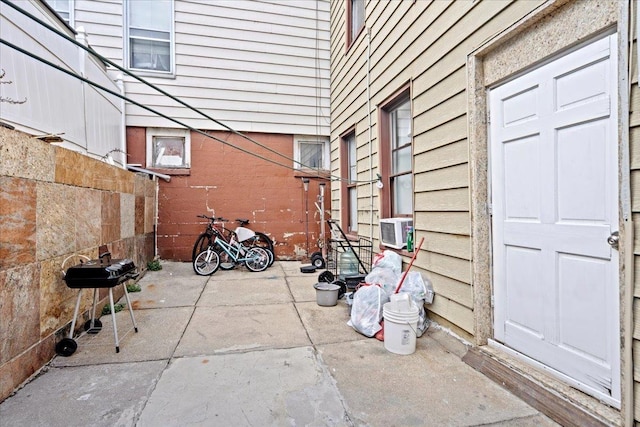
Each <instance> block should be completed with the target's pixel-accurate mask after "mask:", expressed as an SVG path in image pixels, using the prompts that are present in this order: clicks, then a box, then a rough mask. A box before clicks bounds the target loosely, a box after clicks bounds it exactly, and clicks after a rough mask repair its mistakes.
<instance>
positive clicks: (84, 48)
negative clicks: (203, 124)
mask: <svg viewBox="0 0 640 427" xmlns="http://www.w3.org/2000/svg"><path fill="white" fill-rule="evenodd" d="M0 1H1V2H2V3H4V4H6V5H8V6H10V7H12V8H13V9H15V10H16V11H18V12H19V13H21V14H23V15H25V16H27V17H28V18H30V19H31V20H33V21H35V22H36V23H38V24H40V25H41V26H43V27H45V28H47V29H48V30H49V31H52V32H54V33H55V34H57V35H59V36H60V37H62V38H64V39H66V40H67V41H69V42H71V43H73V44H74V45H76V46H78V47H80V48H81V49H83V50H85V51H86V52H88V53H90V54H92V55H94V56H96V57H97V58H98V59H100V60H101V61H103V62H105V63H106V64H108V65H111V66H112V67H114V68H116V69H118V70H119V71H121V72H123V73H125V74H126V75H128V76H131V77H133V78H134V79H136V80H138V81H139V82H140V83H143V84H144V85H146V86H148V87H150V88H152V89H153V90H155V91H157V92H159V93H161V94H162V95H164V96H167V97H169V98H170V99H172V100H174V101H176V102H178V103H179V104H181V105H182V106H184V107H186V108H188V109H190V110H192V111H194V112H196V113H197V114H199V115H201V116H202V117H204V118H206V119H208V120H211V121H212V122H214V123H216V124H217V125H219V126H221V127H223V128H224V129H227V130H228V131H230V132H231V133H233V134H235V135H238V136H240V137H241V138H243V139H246V140H248V141H250V142H252V143H253V144H256V145H258V146H259V147H261V148H263V149H265V150H267V151H269V152H272V153H274V154H276V155H278V156H280V157H283V158H285V159H286V160H289V161H292V162H294V163H297V164H299V165H300V166H302V167H304V168H306V169H308V170H314V171H315V172H316V174H317V176H326V175H325V174H324V173H323V172H322V171H321V170H320V169H319V168H312V167H310V166H307V165H305V164H303V163H301V162H299V161H297V160H295V159H292V158H290V157H288V156H286V155H284V154H282V153H280V152H278V151H277V150H274V149H273V148H271V147H269V146H267V145H264V144H262V143H260V142H258V141H256V140H255V139H253V138H251V137H249V136H247V135H245V134H243V133H241V132H239V131H237V130H235V129H233V128H231V127H230V126H228V125H226V124H224V123H223V122H221V121H219V120H216V119H215V118H213V117H211V116H209V115H208V114H206V113H204V112H202V111H201V110H199V109H197V108H195V107H192V106H191V105H189V104H187V103H186V102H184V101H182V100H181V99H179V98H177V97H175V96H173V95H171V94H170V93H168V92H166V91H165V90H163V89H161V88H159V87H158V86H156V85H154V84H152V83H150V82H148V81H146V80H145V79H143V78H142V77H140V76H138V75H136V74H135V73H132V72H131V71H129V70H127V69H125V68H123V67H121V66H120V65H118V64H116V63H115V62H113V61H111V60H109V59H108V58H106V57H104V56H102V55H100V54H99V53H98V52H96V51H95V50H94V49H93V48H91V47H90V46H85V45H84V44H82V43H80V42H78V41H77V40H75V39H74V38H72V37H69V36H68V35H66V34H64V33H63V32H61V31H59V30H58V29H57V28H55V27H53V26H51V25H49V24H47V23H46V22H44V21H42V20H41V19H39V18H38V17H36V16H34V15H32V14H31V13H29V12H27V11H26V10H24V9H22V8H20V7H19V6H17V5H15V4H14V3H12V2H10V1H8V0H0ZM0 41H1V42H2V43H4V44H6V45H7V46H10V47H12V48H14V49H16V50H18V51H20V52H22V53H24V54H25V55H27V56H30V57H32V58H34V59H36V60H38V61H40V62H43V63H45V64H47V65H49V66H51V67H53V68H56V69H58V70H60V71H62V72H64V73H66V74H69V75H71V76H72V77H75V78H78V79H80V80H82V81H85V82H86V83H88V84H90V85H92V86H94V87H97V88H99V89H101V90H103V91H105V92H108V93H111V94H113V95H114V96H117V97H119V98H122V99H124V100H126V101H128V102H130V103H132V104H134V105H136V106H138V107H141V108H143V109H145V110H147V111H149V112H152V113H153V114H157V115H158V116H160V117H163V118H165V119H167V120H170V121H172V122H174V123H176V124H179V125H180V126H183V127H185V128H187V129H189V130H192V131H195V132H197V133H200V134H202V135H204V136H206V137H208V138H211V139H214V140H216V141H218V142H221V143H223V144H225V145H227V146H229V147H232V148H235V149H237V150H239V151H242V152H244V153H246V154H249V155H252V156H254V157H258V158H260V159H262V160H265V161H268V162H270V163H273V164H275V165H278V166H282V167H285V168H287V169H290V170H294V171H300V170H299V169H296V168H295V167H293V166H289V165H285V164H282V163H279V162H276V161H274V160H271V159H268V158H266V157H264V156H260V155H258V154H255V153H253V152H251V151H248V150H245V149H243V148H240V147H238V146H236V145H234V144H232V143H229V142H227V141H224V140H222V139H220V138H217V137H214V136H213V135H210V134H208V133H206V132H203V131H201V130H199V129H195V128H193V127H191V126H188V125H186V124H184V123H182V122H180V121H179V120H177V119H173V118H171V117H168V116H166V115H164V114H162V113H159V112H158V111H155V110H153V109H152V108H150V107H147V106H144V105H142V104H140V103H138V102H136V101H133V100H132V99H130V98H128V97H125V96H123V95H122V94H119V93H115V92H113V91H111V90H109V89H107V88H104V87H102V86H101V85H99V84H97V83H94V82H91V81H90V80H88V79H85V78H84V77H81V76H79V75H77V74H75V73H71V72H68V71H67V70H65V69H63V68H61V67H59V66H57V65H55V64H53V63H51V62H49V61H47V60H45V59H43V58H40V57H38V56H36V55H33V54H31V53H30V52H27V51H25V50H24V49H21V48H19V47H17V46H15V45H13V44H11V43H9V42H6V41H4V40H1V39H0ZM302 172H304V171H302ZM309 176H313V174H309ZM328 178H329V179H331V180H335V181H348V182H351V183H370V182H371V181H368V180H367V181H357V180H351V181H349V180H345V179H344V178H342V177H339V176H334V175H331V174H329V176H328ZM376 181H377V180H376ZM374 182H375V181H374Z"/></svg>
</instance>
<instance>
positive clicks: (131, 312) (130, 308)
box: [122, 282, 138, 333]
mask: <svg viewBox="0 0 640 427" xmlns="http://www.w3.org/2000/svg"><path fill="white" fill-rule="evenodd" d="M122 287H123V288H124V297H125V299H126V300H127V307H129V314H130V315H131V322H132V323H133V330H134V331H136V333H137V332H138V325H137V324H136V319H135V317H133V308H132V307H131V300H129V292H128V291H127V284H126V283H124V282H123V283H122Z"/></svg>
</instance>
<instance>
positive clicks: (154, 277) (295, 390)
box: [0, 262, 556, 427]
mask: <svg viewBox="0 0 640 427" xmlns="http://www.w3.org/2000/svg"><path fill="white" fill-rule="evenodd" d="M162 266H163V269H162V270H161V271H157V272H147V273H146V275H145V276H144V277H143V278H142V279H141V280H140V282H139V284H140V285H141V287H142V291H141V292H139V293H132V294H130V295H131V298H132V305H133V307H134V309H135V318H136V321H137V324H138V329H139V332H138V333H134V331H133V327H132V322H131V318H130V316H129V312H128V310H123V311H121V312H119V313H118V314H117V325H118V332H119V335H120V353H116V352H115V348H114V338H113V327H112V323H111V317H110V316H103V317H102V318H101V321H102V323H103V329H102V331H101V332H100V333H99V334H96V335H89V334H83V335H82V336H80V337H79V338H76V341H77V343H78V349H77V351H76V352H75V353H74V354H73V355H72V356H70V357H56V358H55V359H54V360H53V361H52V362H51V363H50V365H49V366H48V367H47V368H45V369H44V370H43V373H42V374H41V375H39V376H38V377H37V378H35V379H34V380H32V381H31V382H29V383H28V384H26V385H25V386H24V387H23V388H22V389H20V390H18V391H17V393H15V394H14V395H13V396H11V397H9V398H8V399H6V400H5V401H4V402H3V403H2V404H0V425H1V426H2V427H9V426H21V427H22V426H234V427H235V426H385V427H388V426H479V425H482V426H485V425H498V426H553V425H556V424H554V423H553V422H552V421H550V420H549V419H548V418H546V417H545V416H543V415H541V414H540V413H539V412H537V411H536V410H535V409H533V408H532V407H530V406H528V405H527V404H525V403H524V402H523V401H521V400H520V399H518V398H517V397H515V396H513V395H512V394H510V393H509V392H507V391H506V390H504V389H503V388H501V387H500V386H499V385H497V384H495V383H494V382H492V381H491V380H489V379H488V378H486V377H485V376H483V375H482V374H480V373H478V372H476V371H475V370H473V369H472V368H471V367H469V366H468V365H466V364H465V363H464V362H462V361H461V357H462V356H463V355H464V354H465V352H466V347H465V346H464V345H463V344H462V343H461V342H460V341H458V340H457V339H455V338H454V337H452V336H451V335H449V334H448V333H447V332H446V331H444V330H443V329H441V328H439V327H437V325H433V324H432V325H431V327H430V328H429V330H428V331H427V333H425V335H424V336H422V337H421V338H419V339H418V341H417V349H416V352H415V353H414V354H412V355H408V356H401V355H396V354H393V353H391V352H388V351H387V350H385V348H384V343H382V342H380V341H378V340H376V339H373V338H367V337H365V336H363V335H360V334H359V333H357V332H356V331H355V330H353V329H352V328H351V327H349V326H347V324H346V323H347V321H348V320H349V315H348V308H347V305H346V303H345V301H344V299H343V300H340V301H339V302H338V305H337V306H335V307H321V306H318V305H317V303H316V296H315V290H314V288H313V284H314V283H316V282H317V276H318V274H315V273H314V274H303V273H300V263H298V262H276V263H275V264H274V265H273V266H272V267H271V268H269V269H268V270H266V271H264V272H261V273H251V272H248V271H247V270H245V269H244V268H239V269H237V270H232V271H218V272H216V273H215V274H214V275H212V276H209V277H203V276H197V275H196V274H195V273H194V272H193V270H192V268H191V264H189V263H172V262H163V263H162ZM85 292H87V291H85Z"/></svg>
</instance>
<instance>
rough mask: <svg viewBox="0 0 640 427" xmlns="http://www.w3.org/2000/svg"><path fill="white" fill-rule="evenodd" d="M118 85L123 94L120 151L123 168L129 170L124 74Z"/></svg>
mask: <svg viewBox="0 0 640 427" xmlns="http://www.w3.org/2000/svg"><path fill="white" fill-rule="evenodd" d="M116 83H117V85H118V89H120V93H121V94H122V98H120V150H121V153H122V168H123V169H126V168H127V163H128V162H127V157H128V156H127V117H126V115H125V108H126V106H125V101H124V96H125V95H126V94H125V91H124V76H123V75H122V74H118V77H116Z"/></svg>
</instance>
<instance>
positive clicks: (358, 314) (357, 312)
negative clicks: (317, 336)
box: [347, 285, 389, 338]
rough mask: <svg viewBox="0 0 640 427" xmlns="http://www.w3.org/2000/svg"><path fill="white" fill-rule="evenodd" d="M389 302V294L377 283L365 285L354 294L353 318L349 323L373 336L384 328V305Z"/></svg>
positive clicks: (362, 332) (360, 331)
mask: <svg viewBox="0 0 640 427" xmlns="http://www.w3.org/2000/svg"><path fill="white" fill-rule="evenodd" d="M387 302H389V295H387V293H386V292H385V291H384V290H383V289H382V288H381V287H380V286H376V285H365V286H361V287H360V288H358V290H357V291H356V292H355V293H354V294H353V305H352V306H351V319H349V321H348V322H347V325H349V326H351V327H352V328H353V329H355V330H356V331H357V332H359V333H361V334H362V335H364V336H367V337H370V338H371V337H373V336H374V335H375V334H376V333H377V332H378V331H379V330H381V329H382V326H380V321H381V320H382V306H383V305H384V304H385V303H387Z"/></svg>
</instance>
